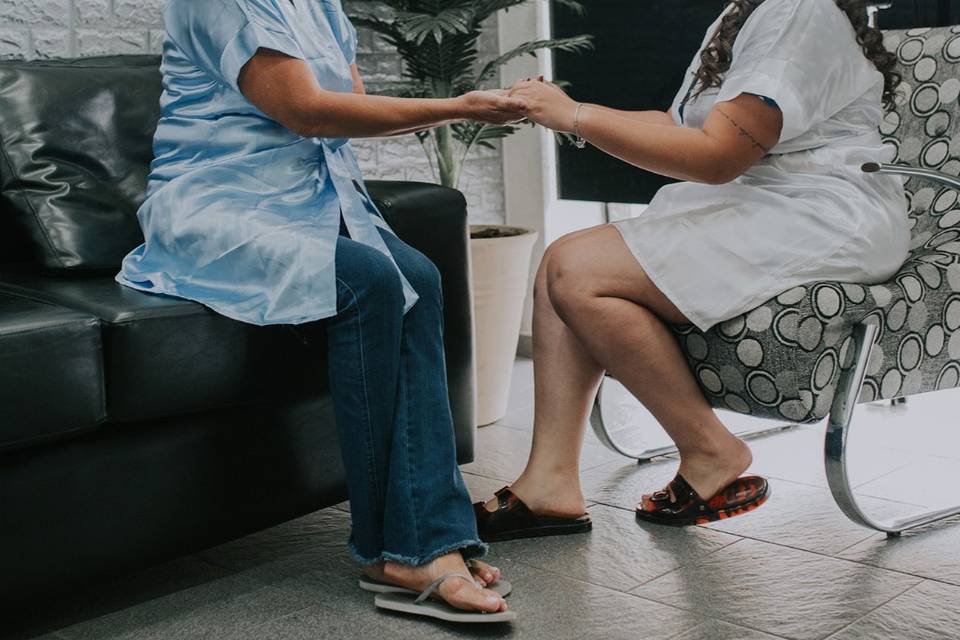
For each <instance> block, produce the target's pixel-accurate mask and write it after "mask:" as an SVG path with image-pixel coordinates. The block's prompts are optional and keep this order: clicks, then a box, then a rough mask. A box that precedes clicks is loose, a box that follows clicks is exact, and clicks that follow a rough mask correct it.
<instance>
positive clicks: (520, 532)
mask: <svg viewBox="0 0 960 640" xmlns="http://www.w3.org/2000/svg"><path fill="white" fill-rule="evenodd" d="M496 496H497V510H496V511H487V508H486V507H485V506H484V503H482V502H477V503H475V504H474V505H473V511H474V513H475V514H476V516H477V530H478V532H479V533H480V539H481V540H483V541H484V542H503V541H504V540H516V539H518V538H538V537H541V536H561V535H566V534H568V533H583V532H585V531H590V530H591V529H592V528H593V523H592V522H591V521H590V515H589V514H586V513H585V514H583V515H582V516H579V517H576V518H561V517H557V516H538V515H537V514H535V513H534V512H532V511H530V508H529V507H527V505H525V504H524V503H523V500H521V499H520V498H518V497H517V496H516V495H515V494H514V493H513V491H511V490H510V488H509V487H504V488H502V489H500V490H499V491H497V493H496Z"/></svg>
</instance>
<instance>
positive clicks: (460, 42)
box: [350, 0, 592, 187]
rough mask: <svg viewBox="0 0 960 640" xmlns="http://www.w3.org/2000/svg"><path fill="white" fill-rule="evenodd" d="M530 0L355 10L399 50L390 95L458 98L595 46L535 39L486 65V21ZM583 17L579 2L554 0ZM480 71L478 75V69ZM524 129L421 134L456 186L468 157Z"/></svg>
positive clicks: (444, 128)
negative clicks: (530, 63) (511, 69)
mask: <svg viewBox="0 0 960 640" xmlns="http://www.w3.org/2000/svg"><path fill="white" fill-rule="evenodd" d="M529 1H530V0H371V1H369V2H364V3H362V6H363V8H358V9H353V10H351V11H350V19H351V20H352V21H353V23H354V24H355V25H356V26H358V27H365V28H368V29H370V30H372V31H374V32H376V33H378V34H380V36H381V37H382V38H383V40H384V41H385V42H387V43H388V44H389V45H391V46H393V47H394V48H395V49H396V50H397V53H398V55H399V56H400V58H401V59H402V60H403V72H402V73H403V81H402V82H400V83H391V85H389V86H387V87H386V90H385V91H381V93H386V94H388V95H395V96H404V97H424V98H454V97H456V96H459V95H462V94H464V93H468V92H470V91H473V90H475V89H477V88H478V87H480V86H482V85H483V84H484V83H487V82H489V81H490V80H492V79H493V78H494V77H496V75H497V72H498V71H499V69H500V68H501V67H502V66H503V65H505V64H507V63H508V62H510V61H511V60H513V59H515V58H518V57H520V56H523V55H533V54H535V53H536V52H537V51H540V50H557V51H566V52H571V53H579V52H582V51H585V50H587V49H589V48H591V47H592V43H591V38H590V37H589V36H577V37H573V38H560V39H551V40H535V41H532V42H527V43H524V44H521V45H520V46H518V47H515V48H514V49H512V50H510V51H507V52H505V53H503V54H501V55H500V56H497V57H495V58H493V59H483V60H481V59H480V54H479V39H480V35H481V33H482V31H483V29H484V27H485V25H486V21H487V20H488V19H489V18H490V17H491V16H493V15H495V14H496V13H497V12H499V11H505V10H509V9H512V8H514V7H518V6H520V5H522V4H524V3H526V2H529ZM554 2H556V3H557V4H559V5H562V6H564V7H566V8H568V9H571V10H573V11H576V12H578V13H582V12H583V5H582V4H581V3H580V2H579V1H578V0H554ZM478 70H479V71H478ZM518 129H519V127H518V126H516V125H488V124H483V123H478V122H458V123H453V124H446V125H441V126H439V127H436V128H434V129H432V130H430V131H422V132H420V133H418V134H417V139H418V140H419V141H420V144H421V145H422V146H423V149H424V151H425V152H426V154H427V157H428V158H429V160H430V165H431V167H432V168H433V170H434V171H435V172H436V173H437V174H438V178H439V180H440V182H441V183H442V184H444V185H446V186H451V187H455V186H457V182H458V181H459V176H460V173H461V168H462V166H463V162H464V160H465V159H466V157H467V156H468V155H469V154H470V152H471V151H472V150H473V149H474V148H475V147H478V146H479V147H493V143H494V142H495V141H496V140H500V139H502V138H506V137H507V136H509V135H511V134H513V133H515V132H516V131H517V130H518Z"/></svg>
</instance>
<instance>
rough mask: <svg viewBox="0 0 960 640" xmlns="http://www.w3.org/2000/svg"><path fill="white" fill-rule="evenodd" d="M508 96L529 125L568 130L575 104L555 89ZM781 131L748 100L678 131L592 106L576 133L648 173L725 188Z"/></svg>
mask: <svg viewBox="0 0 960 640" xmlns="http://www.w3.org/2000/svg"><path fill="white" fill-rule="evenodd" d="M511 95H515V96H519V97H522V98H524V99H525V100H526V101H527V104H528V116H529V117H530V119H531V120H534V121H536V122H538V123H540V124H543V125H544V126H547V127H549V128H551V129H555V130H557V131H567V132H570V131H572V130H573V120H574V115H575V113H576V108H577V103H576V102H574V101H573V100H571V99H570V98H569V96H567V95H566V94H565V93H563V91H562V90H560V89H559V87H556V86H555V85H551V84H549V83H543V82H522V83H518V84H517V85H515V86H514V88H513V90H512V91H511ZM664 115H666V114H664ZM782 126H783V115H782V114H781V112H780V110H779V109H777V108H775V107H771V106H768V105H766V104H764V102H763V101H762V100H760V99H759V98H757V97H756V96H750V95H741V96H739V97H738V98H736V99H734V100H730V101H727V102H722V103H719V104H718V105H717V106H716V107H715V108H714V110H713V111H712V112H711V113H710V115H709V116H708V117H707V121H706V122H705V123H704V126H703V128H702V129H694V128H687V127H678V126H676V125H675V123H674V122H673V120H672V119H671V120H670V122H669V123H667V122H665V121H664V122H662V123H658V122H656V121H644V120H640V119H636V118H630V117H625V116H623V115H621V114H619V113H616V112H615V111H614V110H610V109H605V108H595V107H594V106H593V105H585V106H584V108H583V109H581V111H580V133H581V135H583V137H584V138H586V139H587V140H588V141H589V142H590V143H591V144H593V145H594V146H596V147H598V148H599V149H601V150H603V151H605V152H607V153H609V154H610V155H612V156H615V157H617V158H620V159H621V160H623V161H625V162H629V163H630V164H632V165H635V166H638V167H641V168H643V169H647V170H648V171H653V172H655V173H659V174H661V175H665V176H669V177H672V178H678V179H680V180H689V181H693V182H704V183H707V184H723V183H726V182H730V181H731V180H733V179H735V178H737V177H739V176H740V175H742V174H743V173H744V172H746V171H747V169H749V168H750V167H752V166H753V165H754V164H756V162H757V161H758V160H760V158H762V157H763V156H764V155H766V153H767V152H768V150H769V149H771V148H772V147H773V146H775V145H776V144H777V141H778V140H779V137H780V131H781V128H782Z"/></svg>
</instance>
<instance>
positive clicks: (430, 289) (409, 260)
mask: <svg viewBox="0 0 960 640" xmlns="http://www.w3.org/2000/svg"><path fill="white" fill-rule="evenodd" d="M400 269H401V271H403V274H404V276H406V278H407V281H408V282H409V283H410V286H412V287H413V288H414V290H415V291H416V292H417V294H418V295H419V296H420V300H421V301H430V302H435V303H437V304H442V302H443V282H442V280H441V276H440V270H439V269H437V265H435V264H433V261H432V260H430V258H428V257H427V256H425V255H423V254H422V253H420V252H419V251H411V252H409V253H408V254H407V255H405V256H404V258H403V262H402V264H401V265H400Z"/></svg>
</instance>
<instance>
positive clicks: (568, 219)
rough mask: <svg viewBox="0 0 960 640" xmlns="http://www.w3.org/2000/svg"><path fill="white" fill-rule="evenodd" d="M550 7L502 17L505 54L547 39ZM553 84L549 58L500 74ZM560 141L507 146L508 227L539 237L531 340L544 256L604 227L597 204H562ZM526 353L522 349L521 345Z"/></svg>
mask: <svg viewBox="0 0 960 640" xmlns="http://www.w3.org/2000/svg"><path fill="white" fill-rule="evenodd" d="M549 11H550V5H549V2H547V0H535V1H534V2H531V3H529V4H528V5H525V6H521V7H518V8H515V9H511V10H510V11H509V12H507V13H505V14H502V15H501V16H500V31H499V37H500V50H501V51H507V50H508V49H510V48H512V47H513V46H514V45H516V44H519V43H521V42H523V41H525V40H534V39H543V38H548V37H549V34H550V28H549V25H550V20H549V17H550V16H549ZM541 74H542V75H543V76H545V77H546V78H548V79H549V78H552V77H553V74H552V66H551V64H550V56H549V55H548V54H546V53H541V54H540V55H539V56H538V57H537V58H536V59H534V58H531V57H524V58H523V59H520V60H516V61H514V62H513V63H511V64H510V65H508V66H507V67H506V68H505V69H504V71H503V73H502V74H501V77H502V80H503V83H504V84H505V85H509V84H511V83H512V82H514V81H515V80H518V79H520V78H524V77H528V76H529V77H536V76H538V75H541ZM555 144H556V143H555V139H554V136H553V134H552V133H550V132H548V131H545V130H544V129H542V128H537V129H531V130H526V131H524V132H522V133H520V134H518V135H515V136H513V137H511V138H509V139H507V140H506V141H505V142H504V145H503V172H504V178H503V184H504V199H505V203H506V221H507V224H511V225H516V226H522V227H529V228H532V229H536V230H537V231H539V232H540V239H539V241H538V243H537V246H536V247H535V249H534V256H533V264H532V265H531V278H530V287H529V295H528V296H527V304H526V308H525V311H524V320H523V325H522V327H521V330H520V333H521V336H522V337H526V338H527V339H529V336H530V334H531V330H532V323H531V318H532V312H531V310H532V291H533V276H534V275H535V274H536V269H537V266H538V265H539V263H540V259H541V257H542V255H543V250H544V248H545V247H546V246H548V245H549V244H550V243H551V242H553V241H554V240H556V239H557V238H559V237H560V236H562V235H564V234H566V233H569V232H571V231H576V230H578V229H584V228H587V227H592V226H595V225H598V224H602V223H603V222H605V217H604V207H603V205H601V204H598V203H595V202H578V201H574V200H561V199H560V198H559V196H558V193H559V191H558V185H557V162H556V147H555ZM521 347H522V343H521Z"/></svg>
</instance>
